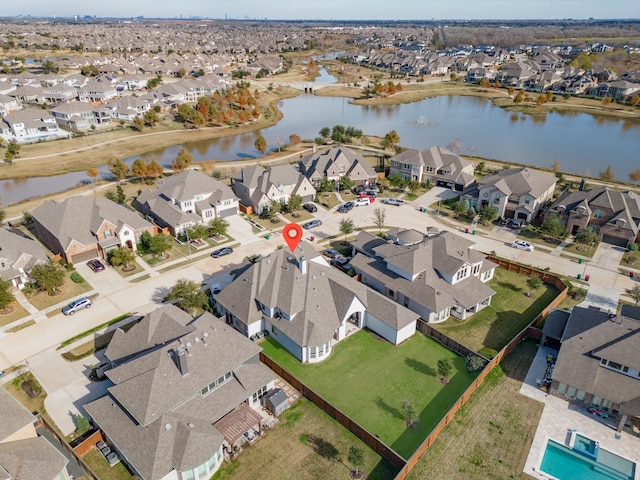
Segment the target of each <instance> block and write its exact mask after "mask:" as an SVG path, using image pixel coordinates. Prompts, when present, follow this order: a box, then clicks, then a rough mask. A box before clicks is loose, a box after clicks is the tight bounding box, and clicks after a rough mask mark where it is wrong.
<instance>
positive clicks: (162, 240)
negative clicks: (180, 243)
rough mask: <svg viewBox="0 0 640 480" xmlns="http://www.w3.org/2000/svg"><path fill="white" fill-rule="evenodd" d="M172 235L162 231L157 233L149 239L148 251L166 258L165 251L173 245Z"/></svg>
mask: <svg viewBox="0 0 640 480" xmlns="http://www.w3.org/2000/svg"><path fill="white" fill-rule="evenodd" d="M173 241H174V240H173V237H172V236H171V235H165V234H164V233H157V234H155V235H153V236H151V238H150V239H149V246H148V248H149V251H150V252H151V253H153V254H154V255H160V256H161V257H162V258H167V252H168V251H169V250H171V248H172V247H173Z"/></svg>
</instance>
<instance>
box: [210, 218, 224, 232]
mask: <svg viewBox="0 0 640 480" xmlns="http://www.w3.org/2000/svg"><path fill="white" fill-rule="evenodd" d="M227 228H229V222H227V221H226V220H225V219H224V218H220V217H216V218H214V219H213V220H211V222H209V235H226V234H227Z"/></svg>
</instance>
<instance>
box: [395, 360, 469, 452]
mask: <svg viewBox="0 0 640 480" xmlns="http://www.w3.org/2000/svg"><path fill="white" fill-rule="evenodd" d="M473 378H475V375H474V376H473ZM471 382H472V376H471V375H469V374H468V373H467V372H466V371H465V369H464V367H463V368H462V369H461V370H458V371H457V373H456V374H455V375H453V376H452V377H451V378H450V379H449V383H447V384H446V385H444V386H443V388H442V390H440V392H439V393H438V394H437V395H436V396H435V397H433V399H432V400H431V401H430V402H429V403H428V404H427V406H426V407H424V408H423V409H422V411H421V412H420V414H419V415H418V421H417V422H416V423H415V424H413V426H411V427H407V428H406V429H405V430H404V432H403V433H402V434H401V435H400V436H399V437H398V438H397V439H396V441H394V442H393V444H391V448H392V449H393V450H394V451H395V452H396V453H398V454H399V455H401V456H402V457H403V458H405V459H408V458H409V457H411V455H413V452H415V451H416V450H417V449H418V447H419V446H420V445H421V444H422V442H424V440H425V439H426V438H427V437H428V436H429V434H430V433H431V432H432V431H433V429H434V428H435V427H436V425H438V423H439V422H440V420H442V419H443V418H444V416H445V415H446V414H447V412H448V411H449V409H450V408H451V407H452V406H453V405H454V404H455V403H456V401H457V400H458V398H460V396H462V394H463V393H464V391H465V390H466V389H467V388H468V387H469V385H471ZM402 419H403V420H404V416H402Z"/></svg>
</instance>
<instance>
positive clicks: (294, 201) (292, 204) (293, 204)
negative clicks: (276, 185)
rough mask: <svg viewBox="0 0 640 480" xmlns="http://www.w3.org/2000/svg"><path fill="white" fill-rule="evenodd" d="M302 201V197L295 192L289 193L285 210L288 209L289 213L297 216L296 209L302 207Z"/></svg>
mask: <svg viewBox="0 0 640 480" xmlns="http://www.w3.org/2000/svg"><path fill="white" fill-rule="evenodd" d="M303 201H304V200H302V197H301V196H300V195H298V194H297V193H294V194H293V195H291V197H289V202H288V203H287V210H288V211H289V213H291V214H292V215H293V216H294V217H297V216H298V210H300V209H301V208H302V202H303Z"/></svg>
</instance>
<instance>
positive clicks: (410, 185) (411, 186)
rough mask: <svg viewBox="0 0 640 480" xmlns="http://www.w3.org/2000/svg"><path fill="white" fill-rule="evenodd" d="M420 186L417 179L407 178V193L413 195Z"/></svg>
mask: <svg viewBox="0 0 640 480" xmlns="http://www.w3.org/2000/svg"><path fill="white" fill-rule="evenodd" d="M419 188H420V182H419V181H417V180H409V181H408V182H407V189H408V190H409V193H411V194H412V195H414V194H415V193H416V192H417V191H418V189H419Z"/></svg>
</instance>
